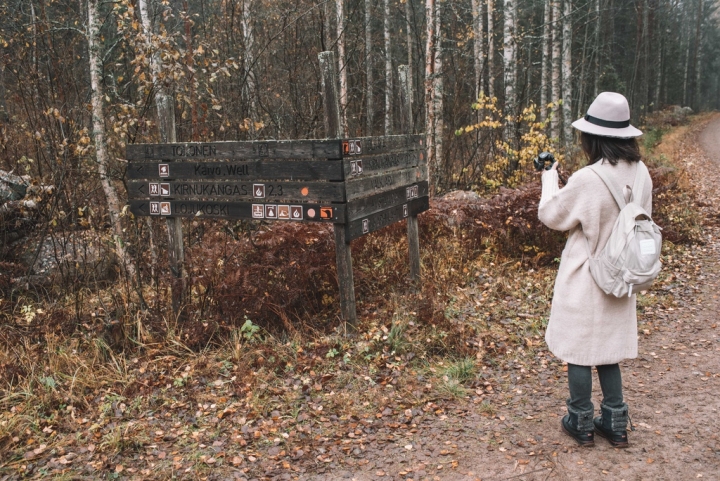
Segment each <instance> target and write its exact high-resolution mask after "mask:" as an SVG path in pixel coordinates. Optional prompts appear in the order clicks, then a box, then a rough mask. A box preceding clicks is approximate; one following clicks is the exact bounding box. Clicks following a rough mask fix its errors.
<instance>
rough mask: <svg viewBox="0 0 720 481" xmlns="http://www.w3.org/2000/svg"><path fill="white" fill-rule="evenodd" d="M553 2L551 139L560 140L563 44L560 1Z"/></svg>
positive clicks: (553, 0)
mask: <svg viewBox="0 0 720 481" xmlns="http://www.w3.org/2000/svg"><path fill="white" fill-rule="evenodd" d="M551 1H552V16H553V23H552V44H553V45H552V78H551V83H552V86H551V91H552V94H551V101H552V102H553V108H552V119H551V120H550V137H552V138H554V139H560V104H559V103H558V101H559V100H560V95H561V94H560V64H561V61H560V60H561V59H560V56H561V53H562V48H561V46H562V43H561V38H560V28H561V24H560V0H551Z"/></svg>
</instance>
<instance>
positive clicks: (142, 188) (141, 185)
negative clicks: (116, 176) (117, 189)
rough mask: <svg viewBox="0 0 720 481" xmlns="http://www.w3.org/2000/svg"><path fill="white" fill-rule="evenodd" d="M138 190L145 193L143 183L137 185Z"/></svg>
mask: <svg viewBox="0 0 720 481" xmlns="http://www.w3.org/2000/svg"><path fill="white" fill-rule="evenodd" d="M138 192H140V193H141V194H144V193H145V184H140V185H139V186H138Z"/></svg>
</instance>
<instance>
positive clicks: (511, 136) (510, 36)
mask: <svg viewBox="0 0 720 481" xmlns="http://www.w3.org/2000/svg"><path fill="white" fill-rule="evenodd" d="M504 2H505V3H504V7H503V15H504V16H505V19H504V28H503V72H504V77H505V116H506V119H507V129H506V131H505V140H506V141H507V142H508V143H510V145H512V146H513V147H514V144H515V137H516V135H515V134H516V132H515V127H516V116H517V75H516V69H517V54H516V43H515V15H516V3H515V2H516V0H504Z"/></svg>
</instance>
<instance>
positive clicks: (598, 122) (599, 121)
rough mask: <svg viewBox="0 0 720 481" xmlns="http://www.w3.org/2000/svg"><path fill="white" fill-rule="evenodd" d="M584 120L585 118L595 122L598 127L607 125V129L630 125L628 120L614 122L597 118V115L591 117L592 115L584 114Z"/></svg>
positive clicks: (622, 127)
mask: <svg viewBox="0 0 720 481" xmlns="http://www.w3.org/2000/svg"><path fill="white" fill-rule="evenodd" d="M585 120H587V121H588V122H590V123H591V124H595V125H598V126H600V127H607V128H609V129H624V128H625V127H630V120H623V121H622V122H614V121H612V120H603V119H599V118H597V117H593V116H592V115H586V116H585Z"/></svg>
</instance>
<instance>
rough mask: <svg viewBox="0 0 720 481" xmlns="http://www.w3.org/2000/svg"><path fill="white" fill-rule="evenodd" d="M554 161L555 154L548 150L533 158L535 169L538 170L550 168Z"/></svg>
mask: <svg viewBox="0 0 720 481" xmlns="http://www.w3.org/2000/svg"><path fill="white" fill-rule="evenodd" d="M554 163H555V156H553V154H551V153H550V152H543V153H541V154H540V155H538V156H537V157H535V160H533V164H534V165H535V170H537V171H538V172H540V171H541V170H543V169H544V170H550V169H551V168H552V166H553V164H554Z"/></svg>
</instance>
